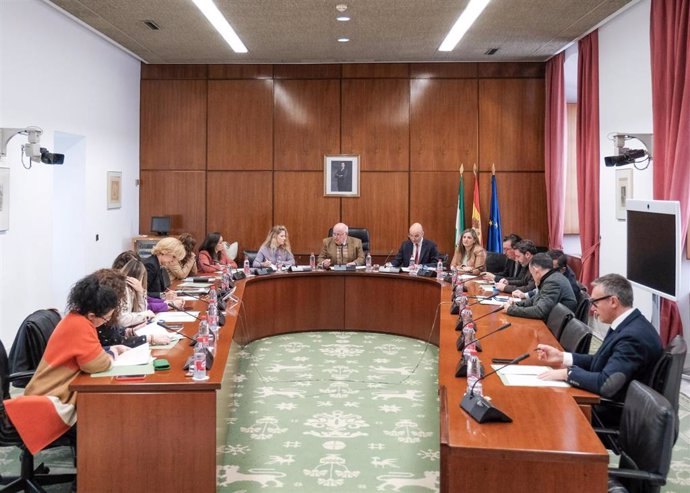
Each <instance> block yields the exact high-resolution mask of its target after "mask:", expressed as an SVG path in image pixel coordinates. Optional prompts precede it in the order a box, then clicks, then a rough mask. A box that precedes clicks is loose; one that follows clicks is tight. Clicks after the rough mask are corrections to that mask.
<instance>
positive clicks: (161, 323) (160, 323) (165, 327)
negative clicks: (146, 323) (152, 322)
mask: <svg viewBox="0 0 690 493" xmlns="http://www.w3.org/2000/svg"><path fill="white" fill-rule="evenodd" d="M156 323H157V324H158V325H160V326H161V327H163V328H164V329H165V330H167V331H170V332H175V333H176V334H180V335H181V336H182V337H186V338H187V339H189V340H190V341H192V342H193V343H194V344H196V343H197V340H196V339H194V338H193V337H190V336H188V335H187V334H185V333H183V332H182V331H179V332H178V331H177V330H175V329H173V328H171V327H170V326H169V325H168V324H166V323H165V322H164V321H163V320H159V321H158V322H156Z"/></svg>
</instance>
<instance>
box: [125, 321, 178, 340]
mask: <svg viewBox="0 0 690 493" xmlns="http://www.w3.org/2000/svg"><path fill="white" fill-rule="evenodd" d="M179 330H182V329H179ZM134 332H135V334H136V335H138V336H147V337H148V336H150V335H152V336H159V335H166V336H168V337H170V340H171V341H176V340H178V339H181V338H182V336H181V335H179V334H178V333H176V332H174V331H173V332H171V331H169V330H166V329H165V328H163V327H161V326H160V325H158V324H157V323H155V322H152V323H150V324H148V325H145V326H143V327H141V328H140V329H137V330H135V331H134Z"/></svg>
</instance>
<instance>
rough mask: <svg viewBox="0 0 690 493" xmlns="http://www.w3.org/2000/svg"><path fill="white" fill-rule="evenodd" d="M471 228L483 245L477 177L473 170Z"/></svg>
mask: <svg viewBox="0 0 690 493" xmlns="http://www.w3.org/2000/svg"><path fill="white" fill-rule="evenodd" d="M472 229H473V230H475V232H476V233H477V238H479V244H480V245H483V244H484V241H483V240H482V217H481V213H480V212H479V177H478V176H477V172H476V171H475V172H474V201H473V203H472Z"/></svg>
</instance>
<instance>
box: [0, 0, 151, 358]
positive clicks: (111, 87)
mask: <svg viewBox="0 0 690 493" xmlns="http://www.w3.org/2000/svg"><path fill="white" fill-rule="evenodd" d="M139 75H140V63H139V61H137V60H136V59H134V58H132V57H131V56H130V55H128V54H126V53H124V52H123V51H121V50H120V49H118V48H117V47H115V46H113V45H112V44H110V43H108V42H106V41H105V40H103V39H102V38H101V37H99V36H97V35H95V34H94V33H92V32H91V31H89V30H88V29H86V28H84V27H83V26H81V25H79V24H77V23H76V22H74V21H72V20H71V19H69V18H68V17H66V16H65V15H63V14H62V13H60V12H58V11H57V10H55V9H54V8H52V7H51V6H48V5H47V4H45V3H43V2H41V1H39V0H2V1H1V2H0V127H4V128H7V127H26V126H28V125H36V126H39V127H41V128H43V131H44V134H43V136H42V138H41V145H42V146H43V147H47V148H48V149H49V150H51V151H54V152H64V153H65V154H66V157H65V163H64V165H63V166H47V165H43V164H34V165H33V168H32V169H30V170H26V169H23V168H22V165H21V162H20V159H19V157H20V146H21V145H22V144H23V143H26V137H23V136H16V137H14V138H13V139H12V141H11V142H10V145H9V146H8V152H7V157H6V158H5V159H3V160H2V162H0V166H4V167H9V168H10V170H11V171H10V174H11V176H10V190H11V192H10V229H9V231H7V232H6V233H0V279H1V281H0V339H2V341H3V343H4V344H5V345H6V346H7V347H8V346H9V344H11V342H12V340H13V338H14V334H15V332H16V329H17V328H18V326H19V324H20V323H21V321H22V320H23V318H24V317H25V316H26V315H28V314H29V313H30V312H32V311H33V310H36V309H39V308H44V307H49V306H54V307H58V308H60V309H63V308H64V306H65V293H66V292H67V290H68V289H69V287H70V286H71V285H72V284H73V283H74V281H76V280H77V279H78V278H80V277H81V276H83V275H84V274H86V273H88V272H91V271H93V270H95V269H97V268H100V267H106V266H109V265H110V263H111V262H112V259H113V258H114V257H115V255H117V253H119V252H120V251H122V250H123V249H125V248H127V247H128V246H129V244H130V242H129V239H130V238H131V236H133V235H135V234H136V233H137V232H138V231H137V230H138V214H139V194H138V189H137V188H136V186H135V180H136V179H137V178H138V176H139ZM109 170H112V171H122V178H123V185H122V194H123V195H122V208H121V209H116V210H107V209H106V173H107V171H109ZM58 225H60V226H59V227H58ZM66 225H69V227H68V228H67V227H65V226H66ZM96 234H98V235H99V236H100V241H98V242H97V241H95V238H96ZM61 260H62V264H64V265H55V263H54V262H58V263H60V262H61Z"/></svg>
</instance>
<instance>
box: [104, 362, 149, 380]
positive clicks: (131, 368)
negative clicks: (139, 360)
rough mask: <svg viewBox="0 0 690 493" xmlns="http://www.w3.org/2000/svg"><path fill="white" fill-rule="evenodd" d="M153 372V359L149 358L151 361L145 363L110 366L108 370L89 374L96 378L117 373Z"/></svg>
mask: <svg viewBox="0 0 690 493" xmlns="http://www.w3.org/2000/svg"><path fill="white" fill-rule="evenodd" d="M154 372H155V370H154V368H153V359H151V362H150V363H147V364H145V365H125V366H111V367H110V369H109V370H106V371H101V372H98V373H92V374H91V376H92V377H94V378H96V377H116V376H118V375H152V374H153V373H154Z"/></svg>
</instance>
